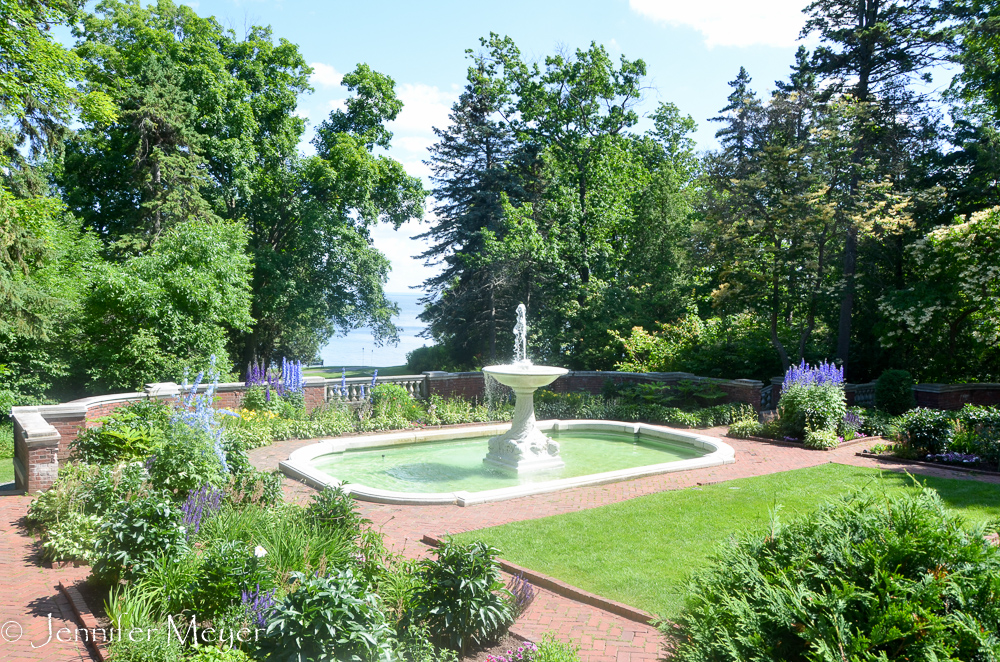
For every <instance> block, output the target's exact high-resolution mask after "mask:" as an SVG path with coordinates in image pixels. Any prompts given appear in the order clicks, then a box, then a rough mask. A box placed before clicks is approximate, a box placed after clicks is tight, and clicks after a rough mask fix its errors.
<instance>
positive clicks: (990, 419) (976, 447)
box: [948, 405, 1000, 466]
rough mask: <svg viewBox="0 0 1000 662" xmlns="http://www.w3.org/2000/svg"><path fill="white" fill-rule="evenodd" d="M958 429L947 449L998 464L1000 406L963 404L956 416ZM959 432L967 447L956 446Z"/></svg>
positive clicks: (999, 460) (999, 454)
mask: <svg viewBox="0 0 1000 662" xmlns="http://www.w3.org/2000/svg"><path fill="white" fill-rule="evenodd" d="M956 423H957V426H958V428H959V430H960V432H959V433H957V434H956V435H955V438H954V440H953V441H952V442H951V444H950V445H949V447H948V449H949V450H956V451H959V452H965V453H971V454H973V455H978V456H979V457H980V458H981V459H982V460H983V461H984V462H987V463H989V464H991V465H993V466H1000V408H997V407H978V406H976V405H965V406H964V407H962V409H961V411H959V412H958V416H957V418H956ZM959 434H963V435H965V439H966V444H967V446H968V447H967V449H965V450H960V449H958V448H956V446H957V445H958V442H959Z"/></svg>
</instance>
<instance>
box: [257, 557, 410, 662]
mask: <svg viewBox="0 0 1000 662" xmlns="http://www.w3.org/2000/svg"><path fill="white" fill-rule="evenodd" d="M293 578H294V580H295V581H297V582H298V588H296V589H295V590H294V591H293V592H291V593H289V594H288V596H287V597H285V599H284V600H283V601H282V602H281V603H280V604H279V605H278V606H277V607H276V608H275V609H274V611H273V612H272V614H271V616H270V617H269V618H268V621H267V631H266V635H265V636H264V637H262V638H261V645H260V648H261V652H262V653H263V654H264V656H265V657H266V658H267V659H273V660H298V661H301V662H305V661H306V660H309V661H310V662H312V661H315V662H327V661H329V662H340V661H346V660H351V661H358V662H367V661H368V660H374V659H376V658H378V657H385V656H386V655H387V653H388V651H389V650H391V635H392V630H391V628H390V627H389V625H388V624H387V622H386V619H385V616H384V615H383V614H382V612H381V611H380V610H379V608H378V603H377V597H376V596H375V595H374V594H371V593H368V591H367V590H366V588H365V586H364V584H363V583H361V582H359V581H358V580H357V579H356V578H355V577H354V575H353V573H352V572H351V571H350V570H345V571H342V572H338V573H337V574H334V575H332V576H329V577H307V576H306V575H303V574H301V573H295V574H294V575H293Z"/></svg>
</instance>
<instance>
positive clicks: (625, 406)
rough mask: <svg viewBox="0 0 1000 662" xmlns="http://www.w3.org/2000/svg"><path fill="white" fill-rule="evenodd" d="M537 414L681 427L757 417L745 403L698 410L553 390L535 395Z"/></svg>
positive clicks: (546, 416) (712, 424)
mask: <svg viewBox="0 0 1000 662" xmlns="http://www.w3.org/2000/svg"><path fill="white" fill-rule="evenodd" d="M535 413H536V415H537V416H538V417H539V418H540V419H547V418H558V419H598V420H612V421H644V422H647V423H659V424H663V425H672V426H681V427H711V426H714V425H728V424H730V423H733V422H734V421H738V420H741V419H744V418H748V417H751V416H752V417H756V412H754V411H753V408H752V407H750V406H749V405H746V404H736V403H730V404H723V405H715V406H712V407H705V408H703V409H698V410H695V411H684V410H682V409H678V408H676V407H664V406H662V405H658V404H647V403H642V404H639V403H634V402H627V401H622V400H619V399H617V398H615V399H611V400H607V399H605V398H604V397H603V396H592V395H590V394H588V393H554V392H552V391H547V390H539V391H538V392H537V393H536V395H535Z"/></svg>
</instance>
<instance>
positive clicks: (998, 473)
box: [854, 453, 1000, 476]
mask: <svg viewBox="0 0 1000 662" xmlns="http://www.w3.org/2000/svg"><path fill="white" fill-rule="evenodd" d="M854 455H855V456H856V457H867V458H868V459H875V460H882V461H884V462H895V463H897V464H916V465H917V466H921V467H933V468H935V469H948V470H949V471H961V472H963V473H968V474H978V475H980V476H1000V471H987V470H986V469H976V468H973V467H963V466H959V465H957V464H945V463H943V462H928V461H926V460H907V459H906V458H902V457H895V456H893V455H875V454H874V453H855V454H854Z"/></svg>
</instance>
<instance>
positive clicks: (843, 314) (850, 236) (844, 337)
mask: <svg viewBox="0 0 1000 662" xmlns="http://www.w3.org/2000/svg"><path fill="white" fill-rule="evenodd" d="M857 266H858V229H857V228H856V227H854V226H851V227H849V228H848V229H847V241H846V242H845V243H844V296H843V298H842V299H841V300H840V323H839V324H838V325H837V359H839V360H840V362H841V365H843V366H844V370H845V374H846V370H847V359H848V356H849V354H850V349H851V315H852V313H853V311H854V278H855V273H856V271H857Z"/></svg>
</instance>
